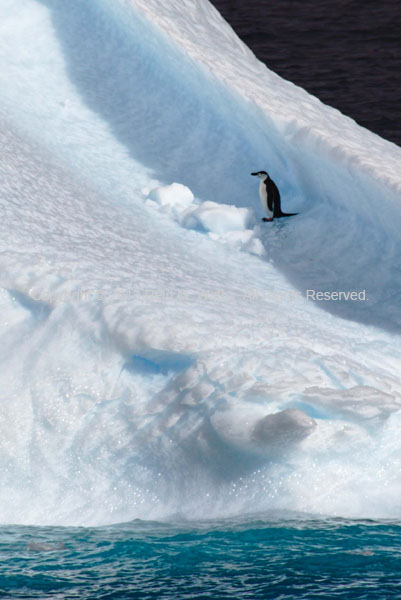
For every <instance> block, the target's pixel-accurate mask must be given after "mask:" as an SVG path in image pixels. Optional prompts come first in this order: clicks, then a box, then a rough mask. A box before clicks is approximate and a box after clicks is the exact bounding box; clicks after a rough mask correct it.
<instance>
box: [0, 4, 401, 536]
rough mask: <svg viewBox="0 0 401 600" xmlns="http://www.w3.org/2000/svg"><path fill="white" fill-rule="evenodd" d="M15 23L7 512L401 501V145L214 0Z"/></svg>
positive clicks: (1, 127)
mask: <svg viewBox="0 0 401 600" xmlns="http://www.w3.org/2000/svg"><path fill="white" fill-rule="evenodd" d="M0 38H1V43H0V64H1V69H0V143H1V147H2V160H1V162H0V204H1V207H2V218H1V219H0V244H1V248H0V269H1V271H0V274H1V284H2V288H1V291H0V304H1V313H0V314H1V319H0V337H1V342H2V343H1V344H0V433H1V436H0V465H1V468H0V521H1V522H2V523H30V524H56V523H57V524H84V525H89V524H92V525H99V524H105V523H111V522H119V521H126V520H130V519H133V518H143V519H163V518H169V516H171V515H177V514H180V515H183V516H184V517H187V518H202V517H208V518H210V517H215V516H216V517H219V516H229V515H234V514H243V513H249V512H258V511H269V510H274V509H277V508H278V509H288V510H292V511H294V510H295V511H302V512H312V513H318V514H332V515H333V514H334V515H344V516H351V517H368V516H370V517H400V516H401V501H400V498H401V493H400V492H401V482H400V467H401V464H400V436H399V428H400V421H401V412H400V408H401V382H400V378H399V368H400V359H401V344H400V331H401V316H400V314H399V298H400V294H401V279H400V274H401V260H400V256H401V252H400V250H401V248H400V243H401V242H400V235H399V232H400V219H401V214H400V211H401V203H400V200H401V198H400V195H401V194H400V191H401V175H400V173H399V169H398V164H399V161H400V157H401V150H400V149H399V148H398V147H397V146H395V145H394V144H391V143H389V142H386V141H385V140H382V139H380V138H379V137H378V136H375V135H374V134H372V133H370V132H368V131H366V130H364V129H362V128H360V127H358V126H357V125H356V124H355V123H354V122H352V121H351V120H350V119H348V118H346V117H344V116H342V115H341V114H340V113H338V111H335V110H334V109H331V108H329V107H325V106H323V105H322V104H321V103H320V102H319V101H318V100H317V99H315V98H313V97H311V96H309V95H308V94H307V93H306V92H304V91H303V90H300V89H299V88H297V87H295V86H294V85H292V84H291V83H288V82H285V81H283V80H282V79H280V78H279V77H278V76H276V75H275V74H273V73H271V72H269V71H268V70H267V69H266V68H265V67H264V66H263V65H261V63H259V62H258V61H257V60H256V59H255V57H254V56H253V55H252V53H251V52H250V50H248V49H247V48H246V47H245V46H244V45H243V44H242V42H240V41H239V40H238V38H237V37H236V36H235V34H234V33H233V32H232V30H231V29H230V27H229V26H228V25H227V24H226V23H225V22H224V21H223V20H222V18H221V17H220V16H219V14H218V13H217V12H216V10H215V9H214V8H213V7H212V6H211V5H210V4H209V3H208V2H207V1H206V0H182V1H181V2H180V3H162V2H161V1H160V0H146V2H145V0H130V2H127V1H123V0H113V1H111V0H93V1H92V2H90V3H89V2H86V1H84V0H74V2H68V3H67V2H65V1H64V0H53V1H52V2H50V3H49V2H47V1H45V0H40V1H39V0H19V2H18V3H15V2H13V1H12V0H3V1H2V3H1V5H0ZM258 169H267V170H268V171H269V173H271V175H272V177H273V179H274V180H275V181H276V182H277V184H278V186H279V188H280V191H281V193H282V202H283V210H285V211H289V212H296V211H299V213H300V214H299V216H297V217H293V218H291V219H283V220H282V221H279V222H274V223H267V224H261V223H260V218H261V217H262V216H263V215H262V214H261V209H260V203H259V198H258V190H257V185H256V184H255V181H254V178H252V177H251V176H250V173H251V172H252V171H255V170H258ZM378 200H379V210H378V208H377V207H378ZM239 250H241V252H240V251H239ZM308 290H317V291H328V292H335V291H345V292H347V291H355V292H358V293H359V292H361V291H362V290H364V291H365V292H366V294H365V295H366V301H362V300H360V301H351V300H350V301H344V300H342V301H334V300H332V301H324V300H322V301H311V300H307V291H308Z"/></svg>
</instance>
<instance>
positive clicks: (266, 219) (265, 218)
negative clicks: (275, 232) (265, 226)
mask: <svg viewBox="0 0 401 600" xmlns="http://www.w3.org/2000/svg"><path fill="white" fill-rule="evenodd" d="M262 221H265V222H266V221H267V222H270V221H273V217H270V219H268V218H267V217H263V219H262Z"/></svg>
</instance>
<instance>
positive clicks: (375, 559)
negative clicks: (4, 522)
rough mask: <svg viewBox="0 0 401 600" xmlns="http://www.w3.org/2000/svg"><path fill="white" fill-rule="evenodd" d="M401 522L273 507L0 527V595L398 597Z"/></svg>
mask: <svg viewBox="0 0 401 600" xmlns="http://www.w3.org/2000/svg"><path fill="white" fill-rule="evenodd" d="M400 525H401V524H400V523H395V522H394V523H391V522H375V521H346V520H342V519H328V520H322V519H314V518H312V517H309V518H308V517H305V516H297V515H292V516H291V515H287V516H285V517H283V516H282V515H281V516H280V515H273V516H271V517H270V518H268V519H266V518H258V519H249V520H241V521H233V520H231V521H220V522H198V523H186V522H176V523H152V522H144V521H134V522H131V523H127V524H121V525H115V526H110V527H99V528H68V527H42V528H40V527H21V526H10V527H3V528H2V530H1V534H0V556H1V558H0V595H1V598H3V599H6V598H32V599H33V598H41V599H43V598H58V599H62V598H63V599H64V598H65V599H73V598H80V599H86V598H88V599H94V598H96V599H100V598H101V599H111V598H127V599H128V598H138V599H139V598H140V599H141V600H146V599H148V598H149V599H151V598H152V599H153V598H164V599H170V598H171V599H178V598H180V599H181V598H182V599H184V598H188V599H189V598H197V599H200V598H204V599H206V598H213V599H218V598H249V599H252V600H255V599H257V598H260V599H265V600H267V599H270V598H271V599H275V600H278V599H280V600H284V599H286V598H304V599H305V600H310V599H312V598H322V597H324V598H344V599H346V600H351V599H365V598H366V599H367V598H369V599H374V598H375V599H376V598H377V599H380V600H385V599H388V598H401V574H400V573H401V569H400V567H401V527H400Z"/></svg>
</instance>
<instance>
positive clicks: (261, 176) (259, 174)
mask: <svg viewBox="0 0 401 600" xmlns="http://www.w3.org/2000/svg"><path fill="white" fill-rule="evenodd" d="M251 175H256V177H259V179H266V177H269V175H268V174H267V173H266V171H257V172H256V173H251Z"/></svg>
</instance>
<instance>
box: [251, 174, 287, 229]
mask: <svg viewBox="0 0 401 600" xmlns="http://www.w3.org/2000/svg"><path fill="white" fill-rule="evenodd" d="M251 175H256V177H259V179H260V185H259V196H260V201H261V202H262V206H263V208H264V209H265V211H266V212H267V214H268V218H266V217H263V219H262V221H273V219H281V217H292V216H294V215H297V214H298V213H284V212H283V211H282V210H281V199H280V192H279V191H278V187H277V186H276V184H275V183H274V181H273V179H270V177H269V175H268V173H266V171H258V172H257V173H251Z"/></svg>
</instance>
